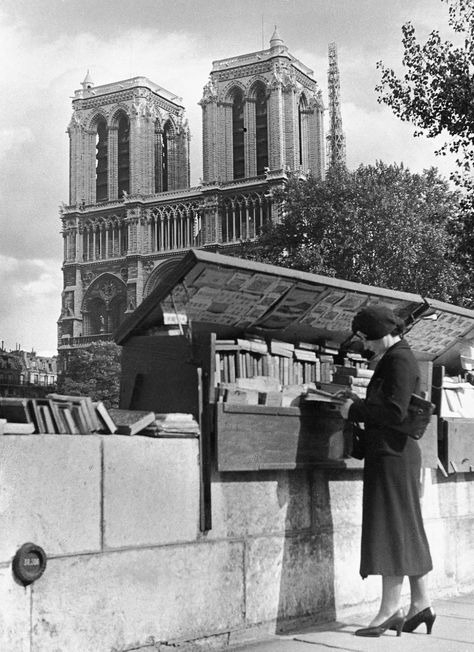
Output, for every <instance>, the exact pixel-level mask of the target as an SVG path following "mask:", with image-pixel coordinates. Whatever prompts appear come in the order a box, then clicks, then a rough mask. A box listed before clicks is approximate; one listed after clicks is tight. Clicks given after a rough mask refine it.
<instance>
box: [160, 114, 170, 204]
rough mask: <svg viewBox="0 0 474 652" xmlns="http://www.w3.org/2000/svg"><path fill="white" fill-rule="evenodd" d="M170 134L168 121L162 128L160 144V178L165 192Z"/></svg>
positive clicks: (167, 177) (167, 179)
mask: <svg viewBox="0 0 474 652" xmlns="http://www.w3.org/2000/svg"><path fill="white" fill-rule="evenodd" d="M170 134H171V124H170V122H169V121H168V122H167V123H166V124H165V127H164V129H163V142H162V145H161V179H162V189H163V192H166V191H167V190H168V189H169V182H168V181H169V176H168V173H169V156H168V155H169V139H170Z"/></svg>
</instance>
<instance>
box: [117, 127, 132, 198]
mask: <svg viewBox="0 0 474 652" xmlns="http://www.w3.org/2000/svg"><path fill="white" fill-rule="evenodd" d="M117 154H118V161H117V163H118V195H119V197H122V194H123V192H124V191H125V192H126V193H129V192H130V123H129V121H128V118H127V116H125V115H121V116H120V119H119V122H118V149H117Z"/></svg>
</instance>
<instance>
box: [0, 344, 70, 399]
mask: <svg viewBox="0 0 474 652" xmlns="http://www.w3.org/2000/svg"><path fill="white" fill-rule="evenodd" d="M57 379H58V374H57V357H56V356H53V357H45V356H38V355H37V354H36V353H35V352H34V351H31V352H27V351H23V350H21V349H16V350H15V351H6V350H4V349H3V348H1V349H0V396H36V395H38V396H41V395H43V394H44V393H46V390H47V391H51V388H52V387H54V386H55V385H56V382H57Z"/></svg>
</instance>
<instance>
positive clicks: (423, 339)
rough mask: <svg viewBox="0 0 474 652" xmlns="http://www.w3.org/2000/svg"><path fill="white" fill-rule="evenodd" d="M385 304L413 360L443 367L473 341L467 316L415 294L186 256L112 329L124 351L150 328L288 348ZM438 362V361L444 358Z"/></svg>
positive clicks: (339, 334) (473, 314)
mask: <svg viewBox="0 0 474 652" xmlns="http://www.w3.org/2000/svg"><path fill="white" fill-rule="evenodd" d="M374 304H384V305H388V306H390V307H391V308H393V310H394V311H395V312H396V313H397V314H399V315H400V316H401V317H402V318H403V319H405V321H406V322H407V323H408V324H409V325H410V330H409V332H408V333H407V336H406V337H407V340H408V341H409V343H410V345H411V346H412V347H413V348H414V349H415V350H416V351H417V352H418V354H419V355H421V356H423V357H425V358H426V359H430V360H436V361H437V362H439V363H442V364H444V363H445V361H446V360H449V359H450V357H452V355H453V354H454V355H457V353H458V350H459V347H460V346H461V344H462V343H463V342H465V341H473V340H474V311H472V310H468V309H466V308H460V307H458V306H454V305H451V304H447V303H443V302H440V301H437V300H435V299H429V298H426V297H422V296H420V295H418V294H412V293H408V292H400V291H397V290H389V289H387V288H378V287H374V286H370V285H363V284H360V283H353V282H350V281H343V280H340V279H337V278H332V277H326V276H320V275H318V274H309V273H306V272H300V271H297V270H292V269H287V268H284V267H277V266H274V265H267V264H264V263H257V262H254V261H249V260H243V259H240V258H234V257H231V256H223V255H221V254H215V253H210V252H207V251H203V250H191V251H189V252H188V253H187V254H186V255H185V256H184V257H183V258H181V259H180V260H179V261H178V262H177V264H176V265H175V267H174V268H173V269H171V270H170V271H169V273H167V274H166V275H165V276H164V277H163V278H162V279H161V281H159V282H158V284H157V286H156V287H155V288H154V290H153V291H152V292H151V294H150V295H149V296H148V297H146V299H145V300H144V301H143V302H142V303H141V304H140V305H139V306H138V308H137V309H136V310H135V311H134V312H133V313H132V314H130V315H129V316H128V317H127V318H126V319H125V320H124V321H123V322H122V324H121V325H120V327H119V328H118V330H117V332H116V334H115V339H116V341H117V343H119V344H124V343H125V342H126V341H127V339H128V338H130V337H131V336H134V335H143V334H148V333H149V332H150V329H154V328H157V327H158V328H159V327H161V326H173V325H174V326H175V327H178V328H181V329H190V328H191V329H195V330H213V331H214V332H216V333H217V334H218V335H219V336H222V337H235V336H238V335H239V334H242V333H244V332H248V333H258V334H260V335H262V336H264V337H265V336H270V337H274V338H278V339H284V340H288V341H294V342H296V341H299V340H304V341H315V342H316V341H322V340H325V341H327V340H331V341H332V342H339V343H340V342H342V341H343V340H345V339H346V338H347V337H348V335H350V333H351V323H352V319H353V317H354V315H355V314H356V312H357V311H358V310H359V309H360V308H361V307H362V306H367V305H374ZM456 347H457V348H456ZM443 356H444V357H443Z"/></svg>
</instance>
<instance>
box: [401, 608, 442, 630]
mask: <svg viewBox="0 0 474 652" xmlns="http://www.w3.org/2000/svg"><path fill="white" fill-rule="evenodd" d="M435 619H436V614H435V612H434V611H433V609H432V607H427V608H426V609H423V610H422V611H419V612H418V613H417V614H415V615H414V616H412V617H411V618H408V619H407V620H405V624H404V625H403V631H404V632H413V631H414V630H415V629H416V628H417V627H418V625H421V623H426V633H427V634H431V630H432V629H433V623H434V621H435Z"/></svg>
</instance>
